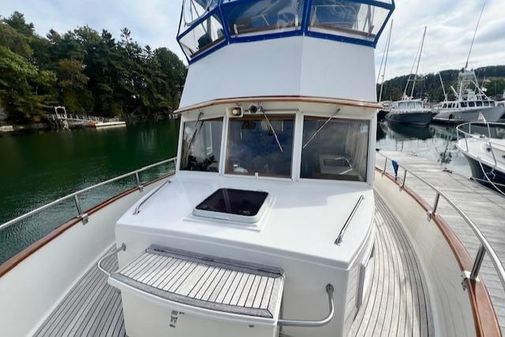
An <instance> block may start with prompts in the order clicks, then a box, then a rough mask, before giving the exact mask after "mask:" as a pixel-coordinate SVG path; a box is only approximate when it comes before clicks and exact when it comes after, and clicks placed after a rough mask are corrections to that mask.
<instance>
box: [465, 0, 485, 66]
mask: <svg viewBox="0 0 505 337" xmlns="http://www.w3.org/2000/svg"><path fill="white" fill-rule="evenodd" d="M486 3H487V0H484V4H483V5H482V9H481V10H480V15H479V19H478V20H477V26H476V27H475V31H474V32H473V38H472V43H471V44H470V50H469V51H468V56H467V58H466V63H465V70H467V69H468V62H470V55H472V50H473V44H474V42H475V36H476V35H477V30H478V29H479V25H480V19H481V18H482V13H484V8H486Z"/></svg>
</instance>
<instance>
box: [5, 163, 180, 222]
mask: <svg viewBox="0 0 505 337" xmlns="http://www.w3.org/2000/svg"><path fill="white" fill-rule="evenodd" d="M176 159H177V157H173V158H170V159H166V160H162V161H160V162H157V163H154V164H151V165H147V166H144V167H142V168H140V169H138V170H135V171H132V172H129V173H125V174H122V175H120V176H117V177H115V178H112V179H109V180H106V181H102V182H101V183H98V184H96V185H93V186H89V187H86V188H83V189H81V190H79V191H77V192H73V193H71V194H68V195H66V196H64V197H61V198H59V199H56V200H54V201H52V202H50V203H48V204H45V205H43V206H41V207H39V208H36V209H34V210H32V211H30V212H27V213H25V214H23V215H20V216H18V217H17V218H14V219H12V220H9V221H7V222H5V223H3V224H1V225H0V230H3V229H5V228H7V227H9V226H12V225H13V224H15V223H18V222H20V221H21V220H24V219H26V218H28V217H30V216H32V215H35V214H37V213H40V212H41V211H43V210H45V209H47V208H49V207H52V206H54V205H56V204H59V203H61V202H63V201H66V200H68V199H71V198H74V201H75V206H76V209H77V212H78V213H79V216H80V217H81V218H82V217H83V216H86V215H85V214H84V213H82V210H81V207H80V202H79V198H78V197H79V195H81V194H83V193H85V192H88V191H91V190H94V189H96V188H98V187H100V186H103V185H107V184H110V183H113V182H115V181H118V180H121V179H124V178H128V177H131V176H135V177H136V178H137V176H138V174H139V173H141V172H144V171H147V170H149V169H152V168H154V167H157V166H161V165H163V164H167V163H170V162H175V161H176ZM137 187H138V188H139V190H141V189H142V185H140V181H139V180H138V179H137Z"/></svg>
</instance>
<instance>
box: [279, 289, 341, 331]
mask: <svg viewBox="0 0 505 337" xmlns="http://www.w3.org/2000/svg"><path fill="white" fill-rule="evenodd" d="M333 291H334V288H333V285H331V284H327V285H326V294H327V295H328V305H329V312H328V315H326V317H325V318H323V319H320V320H314V321H312V320H297V319H279V320H278V321H277V325H279V326H297V327H305V328H316V327H320V326H323V325H326V324H328V323H330V322H331V320H332V319H333V316H335V302H334V300H333Z"/></svg>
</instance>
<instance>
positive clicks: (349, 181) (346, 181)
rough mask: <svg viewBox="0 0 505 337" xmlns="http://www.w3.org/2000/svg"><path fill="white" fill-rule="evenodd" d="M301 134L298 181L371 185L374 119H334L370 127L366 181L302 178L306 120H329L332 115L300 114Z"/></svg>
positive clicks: (347, 117) (298, 149)
mask: <svg viewBox="0 0 505 337" xmlns="http://www.w3.org/2000/svg"><path fill="white" fill-rule="evenodd" d="M300 115H301V116H300V130H301V131H300V132H299V133H298V138H299V141H300V143H299V146H298V147H297V151H298V162H297V171H298V172H297V177H296V179H297V180H298V181H307V182H322V183H330V182H332V183H353V184H355V183H363V184H369V183H370V170H371V169H372V170H373V167H374V165H373V163H370V160H371V158H370V153H369V152H370V146H371V143H372V142H373V139H372V137H375V131H374V129H372V127H373V121H374V119H369V118H367V117H365V116H348V115H346V116H335V117H333V118H334V119H340V120H348V121H361V122H366V124H367V125H368V135H367V151H366V154H367V158H366V169H365V175H364V177H363V178H364V180H363V181H360V180H345V179H340V180H339V179H318V178H303V177H302V151H303V133H304V128H305V123H304V122H305V118H307V117H309V118H315V119H323V120H324V119H328V118H329V117H330V114H323V113H316V112H311V113H308V112H307V113H302V114H300Z"/></svg>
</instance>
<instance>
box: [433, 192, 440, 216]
mask: <svg viewBox="0 0 505 337" xmlns="http://www.w3.org/2000/svg"><path fill="white" fill-rule="evenodd" d="M439 201H440V193H439V192H437V194H436V195H435V202H434V204H433V211H432V212H433V214H435V213H437V208H438V202H439Z"/></svg>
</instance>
